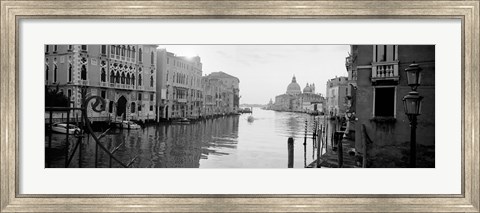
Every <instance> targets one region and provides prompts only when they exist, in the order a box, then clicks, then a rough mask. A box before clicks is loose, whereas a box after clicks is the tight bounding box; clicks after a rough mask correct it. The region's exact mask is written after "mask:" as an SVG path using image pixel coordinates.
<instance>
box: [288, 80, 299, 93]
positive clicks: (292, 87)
mask: <svg viewBox="0 0 480 213" xmlns="http://www.w3.org/2000/svg"><path fill="white" fill-rule="evenodd" d="M300 93H302V89H301V88H300V85H299V84H298V83H297V79H296V78H295V76H293V78H292V82H291V83H290V84H289V85H288V87H287V94H289V95H297V94H300Z"/></svg>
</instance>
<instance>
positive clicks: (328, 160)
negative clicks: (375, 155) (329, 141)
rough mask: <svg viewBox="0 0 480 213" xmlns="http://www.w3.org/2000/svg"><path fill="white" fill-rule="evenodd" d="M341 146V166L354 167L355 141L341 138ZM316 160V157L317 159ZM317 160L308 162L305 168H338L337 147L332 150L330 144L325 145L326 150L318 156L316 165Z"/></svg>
mask: <svg viewBox="0 0 480 213" xmlns="http://www.w3.org/2000/svg"><path fill="white" fill-rule="evenodd" d="M341 143H342V146H343V152H342V154H343V166H342V168H355V167H356V166H355V152H354V151H353V148H355V141H353V140H350V139H346V138H344V139H342V142H341ZM317 160H318V159H317ZM317 160H314V161H313V162H312V163H310V164H309V165H308V166H307V168H338V161H339V157H338V149H337V150H336V151H334V150H333V149H332V146H328V147H327V151H326V152H325V153H324V154H323V155H322V156H321V157H320V164H319V165H318V167H317Z"/></svg>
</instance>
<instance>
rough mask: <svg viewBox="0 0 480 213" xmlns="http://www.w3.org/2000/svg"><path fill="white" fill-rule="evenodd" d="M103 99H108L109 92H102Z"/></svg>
mask: <svg viewBox="0 0 480 213" xmlns="http://www.w3.org/2000/svg"><path fill="white" fill-rule="evenodd" d="M102 98H103V99H105V98H107V91H105V90H102Z"/></svg>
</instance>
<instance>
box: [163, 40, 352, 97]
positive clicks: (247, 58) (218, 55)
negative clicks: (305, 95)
mask: <svg viewBox="0 0 480 213" xmlns="http://www.w3.org/2000/svg"><path fill="white" fill-rule="evenodd" d="M159 48H166V49H167V51H168V52H172V53H175V54H176V55H178V56H197V55H198V56H200V58H201V61H202V64H203V75H205V74H209V73H211V72H217V71H223V72H225V73H228V74H230V75H233V76H236V77H238V78H239V79H240V96H241V98H240V103H241V104H243V103H249V104H266V103H268V101H269V100H270V99H273V100H274V101H275V96H277V95H280V94H284V93H285V92H286V89H287V86H288V84H289V83H290V82H291V81H292V77H293V75H295V77H296V78H297V83H298V84H300V87H301V88H302V90H303V88H304V87H305V85H306V84H307V83H308V84H311V83H315V88H316V92H317V93H322V94H323V95H325V90H326V82H327V80H328V79H331V78H334V77H335V76H347V71H346V69H345V57H347V55H348V52H349V50H350V47H349V46H348V45H159Z"/></svg>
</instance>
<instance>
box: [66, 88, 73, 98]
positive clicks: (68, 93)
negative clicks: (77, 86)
mask: <svg viewBox="0 0 480 213" xmlns="http://www.w3.org/2000/svg"><path fill="white" fill-rule="evenodd" d="M67 97H68V100H71V99H72V90H71V89H68V90H67Z"/></svg>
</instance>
